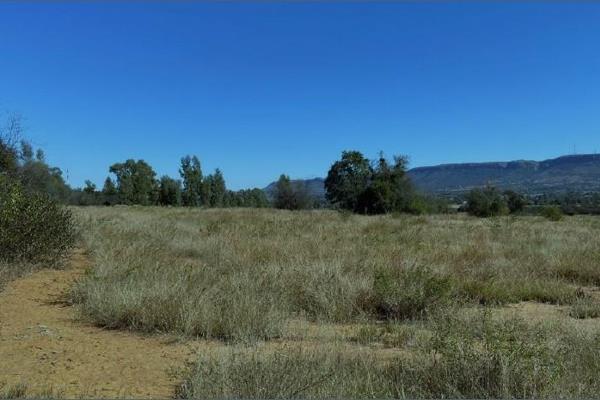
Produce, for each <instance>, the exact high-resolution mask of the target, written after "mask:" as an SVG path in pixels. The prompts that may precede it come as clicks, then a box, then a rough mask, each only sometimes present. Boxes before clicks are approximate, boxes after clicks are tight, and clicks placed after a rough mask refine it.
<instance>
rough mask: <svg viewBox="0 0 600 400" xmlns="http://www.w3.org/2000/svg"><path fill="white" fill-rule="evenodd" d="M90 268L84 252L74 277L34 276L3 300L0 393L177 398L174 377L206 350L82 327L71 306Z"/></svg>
mask: <svg viewBox="0 0 600 400" xmlns="http://www.w3.org/2000/svg"><path fill="white" fill-rule="evenodd" d="M88 266H89V261H88V259H87V258H86V256H85V254H84V253H83V252H81V251H78V252H76V253H75V254H74V255H73V257H72V260H71V262H70V264H69V265H68V267H67V268H66V269H64V270H43V271H39V272H36V273H33V274H31V275H29V276H26V277H24V278H21V279H18V280H16V281H13V282H11V283H10V284H8V285H7V286H6V287H5V288H4V290H3V291H2V292H0V386H2V384H4V385H15V384H26V385H27V386H28V387H29V388H31V389H32V390H33V392H35V390H36V388H38V389H39V390H45V389H48V388H52V389H53V390H54V391H55V392H57V393H60V394H62V395H63V396H65V397H95V398H115V397H128V398H168V397H171V396H173V394H174V390H175V386H176V385H177V383H178V382H177V378H176V377H174V376H173V374H172V373H171V371H172V370H173V369H177V368H180V367H182V366H183V365H184V364H185V362H186V361H187V360H190V359H192V358H193V357H194V355H195V354H196V352H197V349H198V346H199V342H195V341H188V342H186V343H177V342H175V341H173V340H172V338H171V339H170V338H168V337H163V336H152V337H145V336H141V335H139V334H133V333H130V332H123V331H108V330H103V329H100V328H97V327H93V326H89V325H86V324H84V323H81V322H80V321H78V320H77V319H76V315H75V310H74V308H73V307H71V306H69V305H68V304H66V303H65V298H66V294H67V292H68V290H69V288H70V287H71V285H72V284H73V282H74V281H75V280H76V279H77V278H78V277H79V276H81V274H82V273H83V272H84V271H85V269H86V268H87V267H88ZM205 343H206V342H205ZM205 345H206V344H205Z"/></svg>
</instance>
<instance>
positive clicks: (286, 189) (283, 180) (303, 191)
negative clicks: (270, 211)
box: [273, 174, 315, 210]
mask: <svg viewBox="0 0 600 400" xmlns="http://www.w3.org/2000/svg"><path fill="white" fill-rule="evenodd" d="M273 195H274V200H273V205H274V206H275V208H279V209H283V210H305V209H309V208H313V207H314V206H315V199H313V198H312V197H311V196H310V194H309V193H308V190H307V188H306V185H305V183H304V182H303V181H296V182H292V181H291V180H290V177H289V176H287V175H284V174H282V175H281V176H280V177H279V179H278V180H277V183H276V185H275V190H274V193H273Z"/></svg>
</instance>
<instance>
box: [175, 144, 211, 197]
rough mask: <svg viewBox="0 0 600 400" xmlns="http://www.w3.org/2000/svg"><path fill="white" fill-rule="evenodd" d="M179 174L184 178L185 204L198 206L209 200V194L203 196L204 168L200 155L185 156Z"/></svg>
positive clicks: (183, 194) (182, 195) (182, 194)
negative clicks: (201, 164)
mask: <svg viewBox="0 0 600 400" xmlns="http://www.w3.org/2000/svg"><path fill="white" fill-rule="evenodd" d="M179 175H181V179H183V189H182V192H181V200H182V203H183V205H184V206H186V207H198V206H201V205H202V204H204V203H207V202H208V201H209V200H208V196H203V193H202V168H201V167H200V160H199V159H198V157H196V156H185V157H183V158H182V159H181V167H180V168H179Z"/></svg>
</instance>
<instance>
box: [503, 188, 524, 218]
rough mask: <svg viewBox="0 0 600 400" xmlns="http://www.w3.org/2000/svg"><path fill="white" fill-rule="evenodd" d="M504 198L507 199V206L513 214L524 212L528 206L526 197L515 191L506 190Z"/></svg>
mask: <svg viewBox="0 0 600 400" xmlns="http://www.w3.org/2000/svg"><path fill="white" fill-rule="evenodd" d="M504 197H505V198H506V205H507V206H508V210H509V211H510V213H511V214H514V213H517V212H520V211H523V210H524V209H525V206H526V205H527V200H526V199H525V196H523V195H522V194H520V193H517V192H515V191H513V190H506V191H505V192H504Z"/></svg>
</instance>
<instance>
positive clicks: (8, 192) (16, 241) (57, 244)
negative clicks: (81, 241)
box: [0, 177, 75, 266]
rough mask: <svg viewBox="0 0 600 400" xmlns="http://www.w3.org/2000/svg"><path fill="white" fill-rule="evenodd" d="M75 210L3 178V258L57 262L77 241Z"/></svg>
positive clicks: (0, 195)
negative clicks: (72, 211) (65, 207)
mask: <svg viewBox="0 0 600 400" xmlns="http://www.w3.org/2000/svg"><path fill="white" fill-rule="evenodd" d="M74 232H75V230H74V222H73V219H72V217H71V213H70V212H69V211H68V210H66V209H64V208H63V207H61V206H60V205H59V204H57V203H56V202H55V201H54V200H52V199H50V198H49V197H48V196H47V195H42V194H39V193H28V192H26V191H25V190H24V189H23V187H22V186H21V184H19V183H17V182H15V181H12V180H9V179H8V178H3V177H0V248H1V249H2V253H0V261H4V262H9V263H10V262H29V263H46V264H49V265H51V266H52V265H56V264H57V263H58V262H60V261H61V260H62V259H63V258H64V257H65V256H66V255H67V253H68V251H69V249H70V248H71V247H72V246H73V244H74V242H75V233H74Z"/></svg>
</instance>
